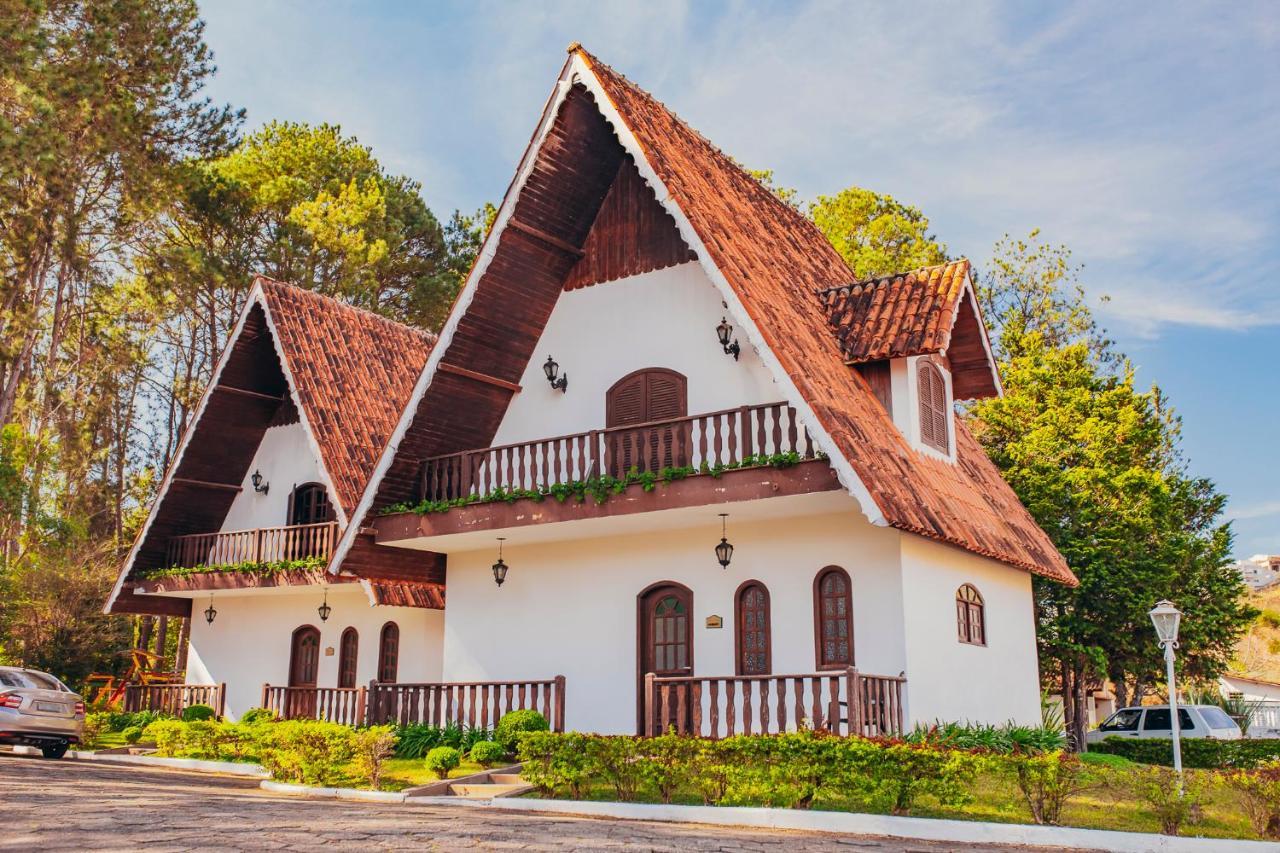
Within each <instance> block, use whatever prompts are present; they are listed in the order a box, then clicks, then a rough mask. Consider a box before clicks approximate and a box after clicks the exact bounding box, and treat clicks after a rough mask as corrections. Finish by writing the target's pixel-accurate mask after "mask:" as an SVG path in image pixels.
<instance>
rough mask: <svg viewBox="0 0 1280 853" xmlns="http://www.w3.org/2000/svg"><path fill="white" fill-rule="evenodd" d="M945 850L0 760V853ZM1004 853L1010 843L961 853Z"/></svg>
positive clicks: (95, 765)
mask: <svg viewBox="0 0 1280 853" xmlns="http://www.w3.org/2000/svg"><path fill="white" fill-rule="evenodd" d="M321 847H324V848H325V849H326V850H393V849H406V848H418V849H425V850H458V849H464V848H471V849H480V850H512V849H521V850H672V851H675V850H679V851H685V850H695V851H702V850H714V851H721V850H751V851H774V850H776V851H779V853H783V852H784V851H785V853H793V851H796V852H797V853H799V851H810V850H833V849H834V850H843V851H881V853H884V851H897V850H911V851H929V852H930V853H933V851H943V850H950V849H953V846H952V845H946V844H936V843H929V842H902V841H893V840H890V839H882V838H881V839H877V838H867V837H861V836H835V835H823V834H819V833H800V832H779V831H766V830H751V829H729V828H725V827H708V826H692V825H681V824H664V823H645V822H638V821H613V820H599V819H588V818H577V817H557V816H554V815H540V814H528V813H517V812H505V813H504V812H498V811H492V810H489V809H484V810H462V809H456V808H450V807H447V806H439V807H424V806H397V805H374V804H366V803H351V802H341V801H334V800H305V799H298V798H291V797H287V796H281V795H272V794H267V793H265V792H263V791H262V790H260V789H259V788H258V787H257V782H256V781H252V780H244V779H237V778H234V777H223V776H218V777H215V776H209V775H206V774H197V773H183V772H178V771H169V770H149V769H146V770H144V769H140V768H137V767H121V766H116V767H111V766H108V765H105V764H98V763H92V762H87V761H71V760H64V761H56V762H55V761H43V760H41V759H38V758H27V757H24V756H15V755H12V754H9V753H0V849H11V848H12V849H21V850H41V851H52V850H136V849H138V848H146V849H149V850H150V849H155V850H193V849H199V850H201V851H210V850H225V849H237V850H243V849H252V850H314V849H318V848H321ZM965 849H966V850H978V851H989V853H996V851H1002V853H1010V851H1016V850H1019V849H1022V848H1015V847H1001V846H992V847H983V848H978V847H968V848H965Z"/></svg>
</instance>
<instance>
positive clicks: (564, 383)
mask: <svg viewBox="0 0 1280 853" xmlns="http://www.w3.org/2000/svg"><path fill="white" fill-rule="evenodd" d="M542 372H543V373H545V374H547V381H548V382H550V383H551V389H552V390H553V391H556V390H558V391H560V392H561V393H564V391H565V389H566V388H568V387H569V374H567V373H566V374H564V375H563V376H560V378H559V379H557V378H556V377H557V376H558V375H559V374H560V365H559V364H557V363H556V360H555V359H553V358H552V357H551V356H547V361H546V363H545V364H543V365H542Z"/></svg>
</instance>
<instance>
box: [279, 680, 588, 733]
mask: <svg viewBox="0 0 1280 853" xmlns="http://www.w3.org/2000/svg"><path fill="white" fill-rule="evenodd" d="M564 684H565V679H564V676H563V675H558V676H556V677H555V678H550V679H545V680H540V681H458V682H430V683H422V684H381V683H379V682H377V681H372V682H370V683H369V685H368V687H282V686H279V685H272V684H264V685H262V707H263V708H266V709H268V710H270V711H272V712H274V713H275V714H276V715H278V716H279V717H281V718H283V719H286V720H297V719H304V720H327V721H329V722H333V723H343V724H345V725H349V726H359V725H382V724H385V723H397V724H400V725H410V724H417V723H423V724H427V725H433V726H447V725H450V724H454V725H462V726H468V727H470V728H486V729H490V728H493V727H494V726H495V725H497V723H498V720H500V719H502V715H503V714H505V713H507V712H508V711H518V710H523V709H526V708H528V709H532V710H534V711H538V712H539V713H541V714H542V715H543V716H544V717H546V718H547V722H548V723H550V724H551V729H552V731H557V732H562V731H564Z"/></svg>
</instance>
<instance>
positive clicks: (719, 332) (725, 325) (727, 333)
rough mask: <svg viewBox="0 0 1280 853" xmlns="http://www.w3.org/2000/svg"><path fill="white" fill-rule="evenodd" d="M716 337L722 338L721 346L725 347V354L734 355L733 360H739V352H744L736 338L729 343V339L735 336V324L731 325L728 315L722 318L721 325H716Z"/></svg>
mask: <svg viewBox="0 0 1280 853" xmlns="http://www.w3.org/2000/svg"><path fill="white" fill-rule="evenodd" d="M716 337H718V338H719V339H720V346H722V347H724V354H725V355H732V356H733V360H734V361H737V360H738V353H740V352H742V347H740V346H738V342H737V341H736V340H735V341H734V342H733V343H729V339H730V338H731V337H733V326H731V325H729V318H728V317H721V318H720V325H719V326H716Z"/></svg>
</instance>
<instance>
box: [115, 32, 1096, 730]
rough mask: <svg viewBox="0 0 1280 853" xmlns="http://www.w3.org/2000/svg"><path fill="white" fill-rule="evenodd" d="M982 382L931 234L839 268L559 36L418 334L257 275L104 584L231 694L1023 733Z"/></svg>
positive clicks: (446, 711)
mask: <svg viewBox="0 0 1280 853" xmlns="http://www.w3.org/2000/svg"><path fill="white" fill-rule="evenodd" d="M999 393H1000V381H999V376H998V374H997V371H996V369H995V365H994V362H993V360H992V357H991V352H990V347H989V345H988V341H987V337H986V331H985V328H984V326H983V321H982V318H981V315H980V312H979V308H978V305H977V301H976V298H975V295H974V291H973V285H972V282H971V281H970V271H969V264H968V262H967V261H964V260H958V261H954V262H951V263H948V264H945V265H943V266H939V267H934V268H930V269H925V270H917V271H914V272H908V273H903V274H900V275H895V276H888V277H885V278H882V279H876V280H870V281H855V280H854V276H853V274H852V273H851V272H850V270H849V268H848V267H847V266H846V265H845V263H844V262H843V261H842V259H841V258H840V257H839V255H838V254H837V253H836V252H835V251H834V250H833V249H832V248H831V246H830V245H829V244H828V242H827V241H826V240H825V239H824V238H823V237H822V235H821V234H820V233H819V232H818V231H817V230H816V229H815V228H814V227H813V225H812V224H811V223H810V222H809V221H808V220H806V219H805V218H804V217H803V216H802V215H800V214H799V213H798V212H797V211H795V210H794V209H792V208H791V207H789V206H788V205H786V204H785V203H783V202H781V201H779V200H778V199H777V198H775V197H774V196H773V195H772V194H771V193H770V192H768V191H767V190H766V189H764V188H763V187H761V186H760V185H759V184H758V183H757V182H756V181H754V180H753V179H752V178H751V177H749V176H748V175H746V174H745V173H744V172H742V171H741V170H740V169H739V168H738V167H737V166H736V165H735V164H734V163H733V162H732V161H731V160H730V159H729V158H727V157H726V156H724V155H723V154H722V153H721V152H720V151H718V150H717V149H716V148H714V147H713V146H712V145H711V144H710V143H709V142H708V141H707V140H705V139H704V138H703V137H701V136H699V135H698V134H697V133H696V132H695V131H693V130H692V129H691V128H689V127H688V126H687V125H685V124H684V123H683V122H682V121H681V120H679V119H678V118H676V117H675V116H674V115H673V114H671V113H670V112H669V111H668V110H667V109H666V108H665V107H663V106H662V104H660V103H658V102H657V101H656V100H654V99H653V98H652V97H651V96H649V95H648V94H646V93H645V92H643V91H641V90H640V89H638V88H637V87H635V86H634V85H633V84H631V83H630V82H629V81H627V80H625V79H624V78H622V77H621V76H620V75H618V73H617V72H615V71H614V70H612V69H611V68H609V67H608V66H605V65H603V64H601V63H600V62H599V61H598V60H597V59H595V58H594V57H592V56H591V55H590V54H588V53H587V52H585V51H584V50H582V49H581V48H580V47H578V46H576V45H575V46H573V47H571V49H570V55H569V58H568V61H567V62H566V64H565V66H564V68H563V70H562V71H561V74H560V77H559V79H558V80H557V82H556V85H555V87H554V89H553V91H552V94H551V96H550V98H549V100H548V101H547V104H546V107H545V109H544V111H543V114H542V118H541V120H540V122H539V124H538V127H537V128H536V129H535V131H534V134H533V138H532V140H531V142H530V145H529V147H528V149H527V151H526V152H525V155H524V157H523V158H522V160H521V162H520V165H519V168H518V170H517V172H516V176H515V178H514V180H513V182H512V184H511V187H510V189H509V190H508V193H507V196H506V198H505V199H504V200H503V203H502V206H501V208H500V209H499V212H498V216H497V219H496V221H495V223H494V226H493V228H492V230H491V232H490V234H489V235H488V237H487V239H486V241H485V244H484V246H483V248H482V250H481V253H480V256H479V259H478V261H477V263H476V265H475V267H474V269H473V270H472V272H471V274H470V276H469V277H468V279H467V281H466V283H465V285H464V286H463V289H462V292H461V293H460V295H459V297H458V300H457V303H456V304H455V306H454V308H453V311H452V313H451V314H450V316H449V319H448V321H447V322H446V323H445V326H444V328H443V329H442V330H441V332H440V335H439V337H438V338H436V337H434V336H429V335H425V334H422V333H419V332H415V331H412V330H409V329H405V328H403V327H400V326H397V325H396V324H394V323H391V322H389V321H386V320H383V319H381V318H376V317H373V316H371V315H368V314H365V313H363V312H359V311H356V310H354V309H351V308H349V307H345V306H341V305H339V304H337V303H335V302H333V301H332V300H328V299H325V298H322V297H319V296H316V295H314V294H311V293H308V292H303V291H300V290H297V289H296V288H292V287H290V286H288V285H284V284H280V283H277V282H271V281H267V280H265V279H261V280H259V281H258V282H257V283H256V284H255V287H254V290H253V295H252V297H251V299H250V302H249V305H248V307H247V308H246V309H245V312H244V314H243V316H242V317H241V319H240V322H239V325H238V326H237V329H236V333H235V335H234V336H233V337H232V340H231V342H230V343H229V344H228V347H227V351H226V353H225V354H224V356H223V358H222V361H221V362H220V364H219V367H218V372H217V375H216V376H215V378H214V382H213V385H212V387H211V389H210V391H209V392H208V393H207V394H206V396H205V398H204V400H203V401H202V403H201V405H200V408H199V410H198V412H197V413H196V417H195V419H194V422H193V425H192V427H191V430H190V432H189V434H188V435H187V436H186V438H185V439H184V441H183V444H182V447H181V449H180V450H179V453H178V455H177V457H176V459H175V461H174V464H173V466H172V467H171V470H170V471H169V472H168V473H167V475H166V478H165V481H164V484H163V486H162V489H161V492H160V495H159V498H158V499H157V501H156V503H155V506H154V507H153V508H152V511H151V515H150V517H149V519H148V521H147V524H146V526H145V527H144V529H143V531H142V533H141V535H140V536H139V539H138V541H137V543H136V544H135V546H134V549H133V551H132V552H131V554H130V556H129V559H128V561H127V562H126V564H125V566H124V567H123V570H122V572H121V576H120V580H119V583H118V584H117V586H116V589H115V590H114V591H113V594H112V598H111V601H110V602H108V609H109V610H111V611H112V612H124V613H128V612H144V613H168V614H175V615H192V614H194V618H192V628H191V639H190V658H189V666H188V672H187V679H188V681H189V682H191V683H203V684H216V683H225V684H226V685H227V688H226V703H227V712H228V713H229V714H231V715H233V716H234V715H237V714H240V713H242V712H243V711H244V710H246V709H247V708H249V707H251V706H255V705H258V704H260V703H263V702H266V703H267V704H270V705H272V706H273V707H276V708H277V709H279V710H283V711H285V712H286V713H291V714H299V715H306V714H314V715H318V716H328V717H333V718H338V719H352V718H355V717H357V716H360V715H363V717H362V718H365V719H401V720H407V719H425V720H437V721H440V720H445V719H456V720H460V721H463V722H467V723H470V724H475V725H484V724H492V722H493V720H494V719H495V718H496V715H497V714H498V713H500V712H501V711H502V710H505V709H506V708H510V707H516V706H530V705H532V706H536V707H539V708H540V709H543V710H546V711H548V712H549V713H550V714H551V715H552V716H553V718H555V720H554V721H555V722H556V723H557V724H558V725H561V726H565V727H568V728H575V729H581V730H590V731H599V732H635V731H637V730H642V731H656V730H660V729H664V728H666V727H667V726H668V725H674V726H676V727H677V728H678V729H680V730H685V731H696V732H699V733H702V734H711V735H723V734H725V733H727V732H728V731H730V730H734V731H741V730H744V729H749V730H753V731H760V730H762V729H765V730H777V729H779V728H788V727H794V726H795V725H797V724H798V723H799V722H801V721H803V722H804V723H805V724H808V725H815V726H822V727H829V728H832V729H836V730H839V731H860V732H864V733H873V734H874V733H881V732H891V731H896V730H900V729H901V728H902V727H904V726H906V727H909V726H911V725H912V724H913V723H915V722H918V721H932V720H934V719H946V720H963V719H968V720H983V721H992V722H1003V721H1005V720H1010V719H1013V720H1018V721H1022V722H1035V721H1037V720H1038V719H1039V677H1038V667H1037V660H1036V645H1035V626H1034V606H1033V600H1032V583H1031V579H1032V575H1042V576H1044V577H1047V578H1051V579H1053V580H1055V581H1058V582H1061V583H1067V584H1074V583H1075V582H1076V580H1075V577H1074V576H1073V575H1072V573H1071V571H1070V569H1069V568H1068V567H1067V565H1066V563H1065V561H1064V560H1063V558H1062V557H1061V555H1060V554H1059V553H1058V552H1057V551H1056V550H1055V549H1054V547H1053V545H1052V544H1051V542H1050V541H1049V539H1048V537H1047V536H1046V535H1045V534H1044V532H1043V531H1041V530H1040V529H1039V528H1038V527H1037V526H1036V524H1035V522H1034V521H1033V520H1032V518H1031V517H1030V515H1029V514H1028V513H1027V511H1026V510H1025V509H1024V508H1023V507H1022V505H1021V504H1020V503H1019V502H1018V500H1017V498H1016V497H1015V496H1014V495H1013V493H1012V492H1011V491H1010V490H1009V488H1008V486H1006V484H1005V483H1004V481H1003V480H1002V479H1001V478H1000V476H999V474H998V472H997V471H996V470H995V468H994V466H993V465H992V464H991V462H990V461H989V460H988V459H987V458H986V456H985V455H984V453H983V451H982V450H981V448H980V446H979V445H978V444H977V443H976V442H975V440H974V439H973V437H972V436H971V435H970V434H969V432H968V430H967V429H966V428H965V426H964V424H963V423H962V422H961V421H960V420H959V419H957V418H956V417H955V415H954V407H953V403H954V402H955V401H956V400H963V399H972V398H976V397H984V396H990V395H994V394H999ZM175 567H178V568H184V569H191V568H193V567H197V568H203V569H204V570H203V571H199V572H190V571H188V572H175V571H174V568H175ZM322 610H323V611H324V616H323V618H322V617H321V611H322ZM206 611H208V612H207V613H206ZM202 614H204V615H202ZM371 682H376V684H372V685H371V684H370V683H371ZM388 685H395V686H388Z"/></svg>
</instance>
